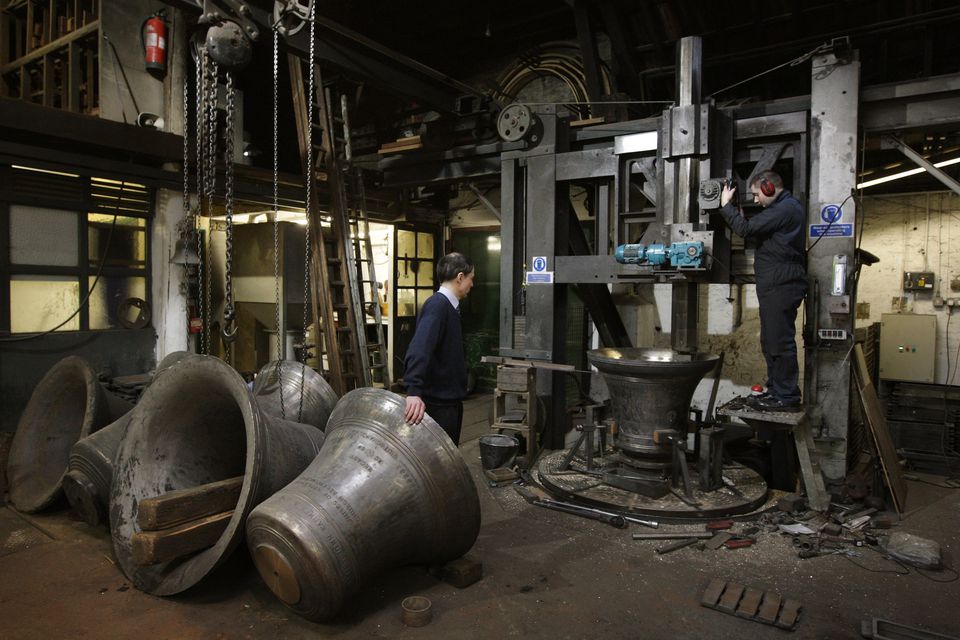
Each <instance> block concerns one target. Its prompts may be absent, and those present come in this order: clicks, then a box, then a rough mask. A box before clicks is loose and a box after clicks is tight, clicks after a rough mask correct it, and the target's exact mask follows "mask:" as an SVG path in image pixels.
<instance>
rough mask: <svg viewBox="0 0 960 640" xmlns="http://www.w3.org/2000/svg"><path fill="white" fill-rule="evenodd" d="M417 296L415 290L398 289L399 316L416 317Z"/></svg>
mask: <svg viewBox="0 0 960 640" xmlns="http://www.w3.org/2000/svg"><path fill="white" fill-rule="evenodd" d="M415 296H416V290H415V289H397V316H399V317H403V316H412V315H416V309H415V306H414V305H415V301H416V297H415Z"/></svg>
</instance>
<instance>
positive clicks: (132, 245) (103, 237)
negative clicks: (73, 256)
mask: <svg viewBox="0 0 960 640" xmlns="http://www.w3.org/2000/svg"><path fill="white" fill-rule="evenodd" d="M103 219H106V221H103ZM88 220H89V222H88V226H87V229H88V233H87V240H88V243H89V247H88V249H87V252H88V255H89V256H90V264H91V265H98V264H99V263H100V259H101V258H102V257H103V254H104V252H105V251H106V252H107V256H106V264H108V265H110V266H119V267H133V268H138V267H146V256H147V244H146V242H147V234H146V231H145V229H144V227H142V226H135V225H132V224H131V222H132V221H137V220H140V219H139V218H125V217H121V216H117V224H116V226H114V225H113V216H104V215H102V214H99V213H91V214H89V217H88ZM121 221H124V222H121ZM108 242H109V248H108V245H107V243H108Z"/></svg>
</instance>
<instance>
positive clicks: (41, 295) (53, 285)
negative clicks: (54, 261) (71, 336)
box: [10, 276, 80, 333]
mask: <svg viewBox="0 0 960 640" xmlns="http://www.w3.org/2000/svg"><path fill="white" fill-rule="evenodd" d="M79 305H80V283H79V282H78V281H77V279H76V278H75V277H72V276H11V277H10V331H11V332H12V333H24V332H34V331H48V330H50V329H52V328H54V327H55V326H57V325H58V324H60V323H61V322H63V321H64V320H66V319H67V316H69V315H70V314H71V313H73V312H74V311H76V310H77V307H78V306H79ZM78 329H80V315H79V314H77V315H76V316H74V317H73V318H71V319H70V321H69V322H67V323H66V324H65V325H63V326H62V327H60V328H59V329H57V330H58V331H77V330H78Z"/></svg>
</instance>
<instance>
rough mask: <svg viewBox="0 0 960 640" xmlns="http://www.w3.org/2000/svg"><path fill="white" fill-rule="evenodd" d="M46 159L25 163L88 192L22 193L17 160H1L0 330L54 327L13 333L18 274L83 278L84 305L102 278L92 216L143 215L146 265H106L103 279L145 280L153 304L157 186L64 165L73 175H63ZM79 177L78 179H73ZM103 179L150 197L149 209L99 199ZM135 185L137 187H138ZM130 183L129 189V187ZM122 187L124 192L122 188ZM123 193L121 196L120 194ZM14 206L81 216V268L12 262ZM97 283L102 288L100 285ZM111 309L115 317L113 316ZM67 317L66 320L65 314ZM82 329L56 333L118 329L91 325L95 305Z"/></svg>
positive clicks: (83, 315) (85, 312)
mask: <svg viewBox="0 0 960 640" xmlns="http://www.w3.org/2000/svg"><path fill="white" fill-rule="evenodd" d="M39 164H40V163H31V162H24V163H23V164H22V165H19V166H25V167H29V168H30V169H33V170H36V171H38V172H40V173H46V174H48V176H49V177H47V178H46V179H47V180H50V181H52V182H55V181H57V180H58V179H62V180H63V184H64V185H66V184H69V185H70V187H71V188H73V189H79V191H80V192H81V193H82V196H81V197H80V199H79V200H77V199H74V198H65V197H58V196H57V194H56V193H54V194H51V193H41V192H36V193H29V194H25V193H16V190H15V188H14V186H13V185H14V181H15V180H17V178H18V172H20V171H22V169H18V168H15V166H14V164H12V163H7V162H4V163H2V164H0V185H2V186H0V334H3V335H15V336H27V335H31V334H40V333H44V332H46V331H49V330H50V329H52V328H53V327H47V328H44V329H40V330H37V331H27V332H17V333H12V332H11V320H12V318H11V292H10V288H11V284H10V283H11V280H12V279H13V277H14V276H21V275H31V276H70V277H74V278H76V279H77V282H78V284H79V290H78V292H79V298H78V300H77V302H78V304H79V303H80V302H81V301H83V300H84V299H85V298H86V297H87V295H88V294H89V292H90V280H91V278H93V277H96V275H97V270H98V266H97V265H96V264H93V265H91V263H90V255H89V232H90V229H91V224H90V221H89V217H90V214H106V215H111V216H112V215H113V214H114V213H116V214H117V215H118V216H121V217H129V218H138V219H142V220H143V221H144V222H143V227H142V229H143V233H144V252H145V253H144V264H143V266H142V267H136V268H134V267H125V266H115V265H114V266H111V265H109V264H104V265H103V269H102V271H101V274H100V277H101V280H102V279H103V278H143V279H144V291H145V294H144V295H145V299H146V302H147V304H148V305H152V288H153V278H152V273H151V260H152V254H153V246H152V234H151V223H152V220H153V216H154V213H155V207H156V190H155V189H154V188H153V187H151V186H149V185H146V184H143V183H142V182H129V181H123V180H121V179H119V178H115V177H113V176H100V175H80V174H78V172H77V171H76V170H75V169H64V170H63V173H65V174H69V175H64V176H57V175H56V174H54V173H52V172H53V171H54V170H53V169H50V168H47V165H46V164H42V165H40V166H38V165H39ZM73 176H76V177H73ZM103 181H112V182H113V183H119V182H123V184H124V185H125V186H124V188H130V189H132V190H133V189H135V190H136V192H137V193H138V194H142V196H143V198H142V200H143V201H145V202H144V205H143V210H139V211H137V210H126V209H124V210H116V207H115V206H114V207H110V206H109V204H110V203H109V202H103V199H98V198H95V197H94V193H103V184H104V182H103ZM134 185H135V186H134ZM128 186H129V187H128ZM118 191H119V190H118ZM118 195H119V194H118ZM11 205H19V206H27V207H45V208H50V209H61V210H64V211H72V212H75V213H76V215H77V244H78V247H77V265H76V266H75V267H67V266H50V265H27V264H23V265H19V264H13V263H12V262H11V261H10V247H11V237H10V209H11ZM97 286H100V284H99V283H98V285H97ZM113 313H114V312H113V311H111V317H112V316H113ZM64 319H65V318H64ZM78 320H79V329H77V330H60V331H56V332H54V333H58V334H60V333H63V334H69V333H76V332H78V331H113V330H116V329H117V328H116V327H106V328H102V329H91V328H90V305H89V304H84V305H83V308H82V309H81V311H80V313H79V314H78Z"/></svg>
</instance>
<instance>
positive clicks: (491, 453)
mask: <svg viewBox="0 0 960 640" xmlns="http://www.w3.org/2000/svg"><path fill="white" fill-rule="evenodd" d="M519 448H520V441H519V440H517V439H516V438H515V437H514V436H505V435H498V434H491V435H486V436H480V466H482V467H483V468H484V469H485V470H487V471H489V470H490V469H499V468H501V467H511V466H512V465H513V461H514V460H515V459H516V457H517V449H519Z"/></svg>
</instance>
